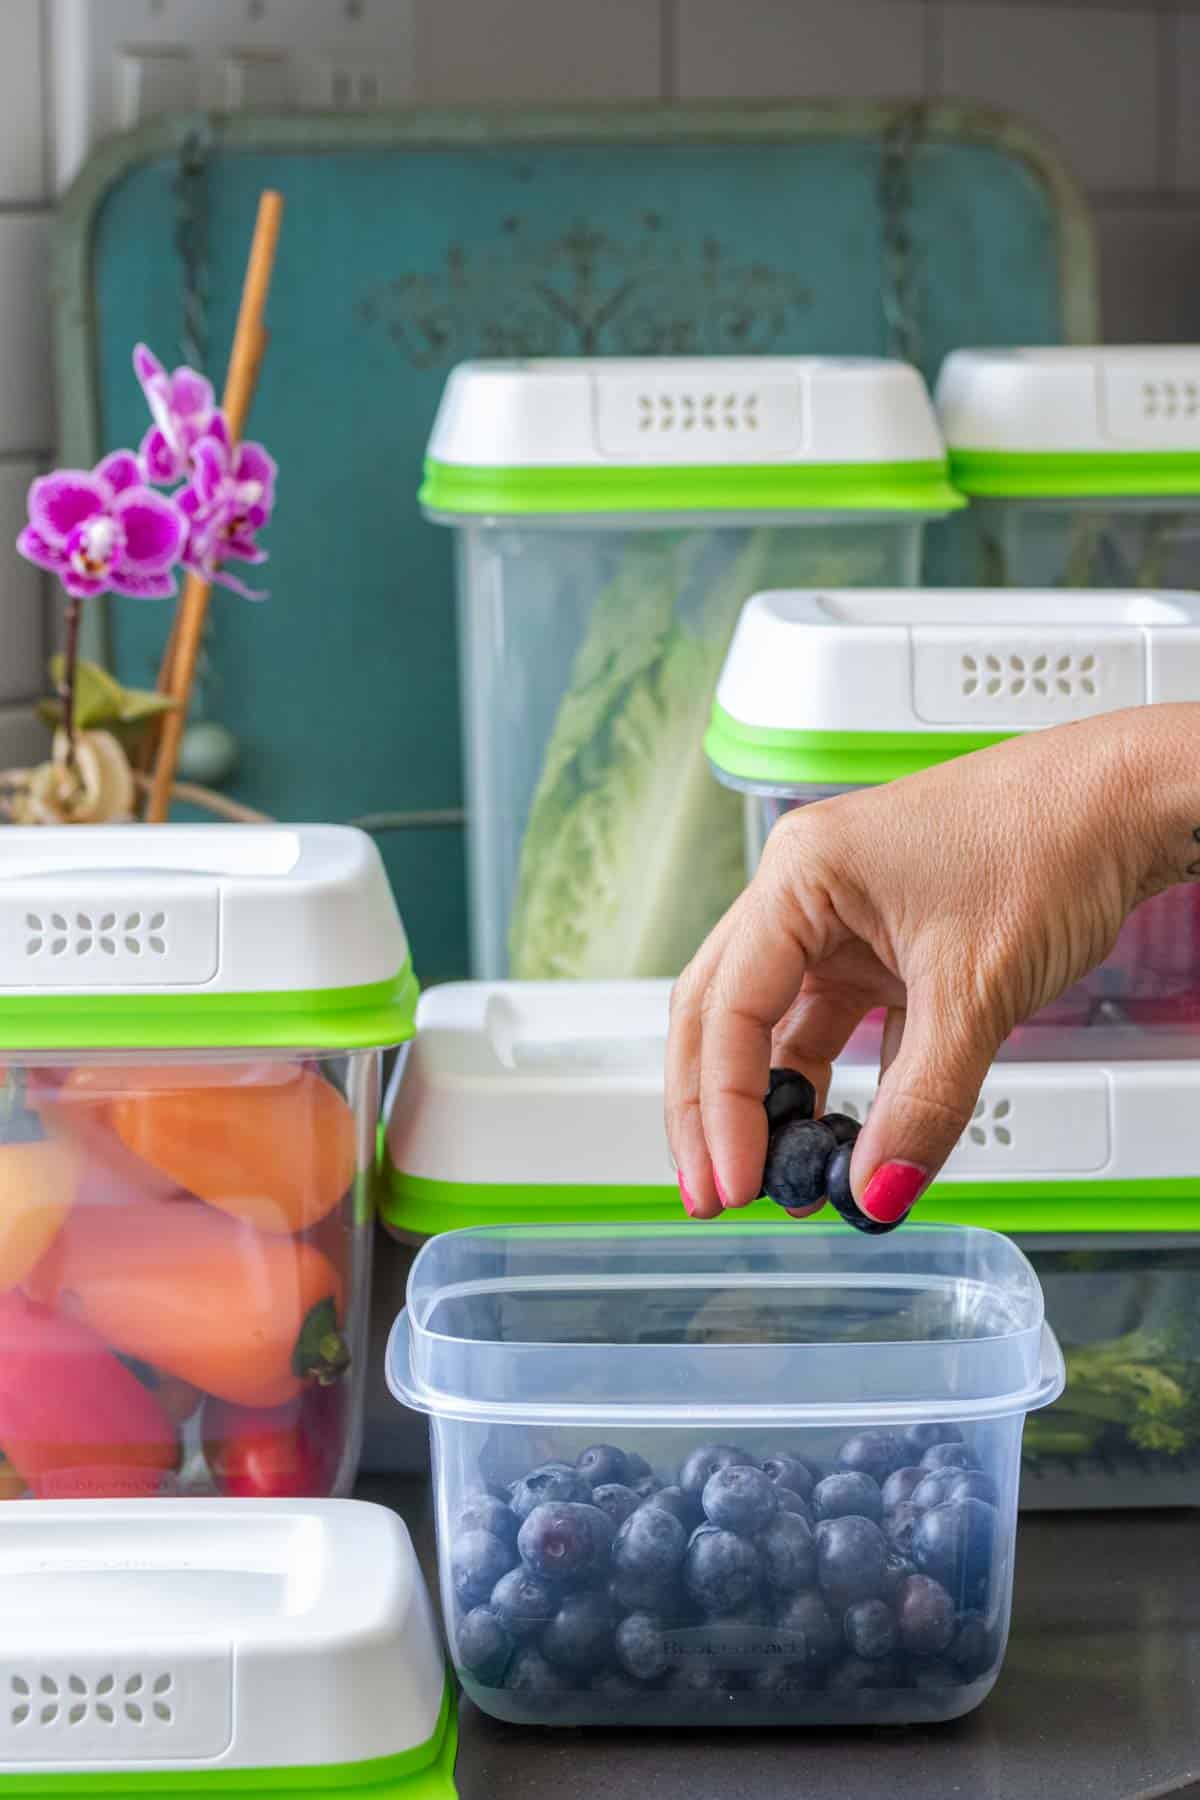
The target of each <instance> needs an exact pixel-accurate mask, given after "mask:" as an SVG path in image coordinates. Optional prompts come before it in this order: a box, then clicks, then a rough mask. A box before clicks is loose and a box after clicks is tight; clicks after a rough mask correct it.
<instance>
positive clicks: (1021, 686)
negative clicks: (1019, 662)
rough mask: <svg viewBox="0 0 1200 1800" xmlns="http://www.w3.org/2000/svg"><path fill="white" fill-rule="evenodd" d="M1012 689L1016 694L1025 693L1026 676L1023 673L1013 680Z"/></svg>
mask: <svg viewBox="0 0 1200 1800" xmlns="http://www.w3.org/2000/svg"><path fill="white" fill-rule="evenodd" d="M1012 691H1013V693H1014V695H1016V694H1023V693H1024V692H1025V677H1024V676H1023V675H1018V677H1017V679H1016V680H1015V681H1014V682H1013V684H1012Z"/></svg>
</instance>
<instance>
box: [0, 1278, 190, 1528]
mask: <svg viewBox="0 0 1200 1800" xmlns="http://www.w3.org/2000/svg"><path fill="white" fill-rule="evenodd" d="M0 1449H3V1452H4V1455H5V1456H6V1457H7V1459H8V1461H9V1462H10V1463H11V1464H12V1466H13V1468H14V1469H15V1470H16V1471H17V1473H18V1474H19V1475H21V1476H22V1477H23V1478H24V1480H25V1481H26V1482H27V1483H28V1485H29V1487H30V1489H31V1490H32V1492H33V1494H34V1496H35V1497H36V1498H38V1499H51V1498H53V1499H59V1500H63V1499H102V1498H130V1497H138V1496H144V1495H147V1494H156V1493H157V1492H158V1491H159V1490H160V1488H161V1487H162V1485H163V1483H164V1481H165V1480H166V1478H167V1476H168V1475H169V1474H170V1473H171V1472H172V1471H173V1470H175V1469H176V1468H177V1467H178V1463H179V1444H178V1441H177V1439H176V1436H175V1431H174V1428H173V1427H172V1425H171V1421H170V1420H169V1419H168V1417H167V1415H166V1413H165V1412H164V1411H163V1409H162V1407H161V1406H160V1405H159V1403H158V1401H157V1400H156V1399H155V1397H154V1395H153V1394H151V1393H149V1392H148V1391H147V1390H146V1389H145V1388H144V1387H143V1386H142V1384H141V1382H140V1381H139V1380H138V1379H137V1376H136V1375H134V1374H132V1373H131V1372H130V1370H128V1369H127V1368H126V1367H125V1365H124V1364H123V1363H122V1362H121V1361H120V1359H119V1358H118V1357H116V1356H114V1354H113V1352H112V1351H111V1350H110V1349H109V1348H108V1346H107V1345H106V1344H105V1343H104V1342H103V1340H102V1339H100V1338H99V1337H97V1336H96V1334H95V1332H93V1331H89V1330H88V1328H87V1326H85V1325H80V1324H77V1323H76V1322H75V1320H73V1319H65V1318H63V1317H62V1316H61V1314H59V1313H55V1312H52V1311H51V1310H50V1308H49V1307H45V1306H38V1305H36V1304H35V1303H34V1302H33V1301H32V1300H27V1299H26V1298H25V1296H24V1295H23V1294H18V1293H8V1294H0Z"/></svg>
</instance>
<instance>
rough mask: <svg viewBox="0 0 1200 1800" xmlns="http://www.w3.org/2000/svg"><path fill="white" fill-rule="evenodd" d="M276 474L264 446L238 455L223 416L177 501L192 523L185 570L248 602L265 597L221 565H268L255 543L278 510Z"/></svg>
mask: <svg viewBox="0 0 1200 1800" xmlns="http://www.w3.org/2000/svg"><path fill="white" fill-rule="evenodd" d="M275 474H276V468H275V461H274V458H273V457H271V456H269V455H268V454H267V452H266V451H265V450H264V449H263V447H262V445H261V444H251V443H243V444H239V445H238V446H237V448H236V449H235V448H234V447H233V446H232V445H231V444H230V441H229V427H228V425H227V423H226V420H225V416H224V414H223V413H218V414H217V415H216V418H215V419H214V421H213V426H212V429H211V431H210V432H209V433H208V435H207V436H205V437H203V438H201V439H200V441H199V442H198V443H197V444H196V446H195V448H194V450H193V452H192V479H191V481H190V482H189V484H188V486H187V487H186V488H184V490H183V492H182V493H181V494H180V495H179V497H178V499H179V506H180V509H181V511H182V512H183V513H184V515H185V516H186V518H187V522H188V535H187V543H186V545H185V547H184V552H183V560H184V563H185V565H186V566H187V567H188V568H189V569H194V570H196V572H197V573H198V574H200V575H203V576H204V578H205V580H206V581H213V582H219V583H220V585H221V586H222V587H227V588H232V590H233V592H234V593H235V594H241V595H243V596H244V597H245V598H246V599H247V600H263V599H265V598H266V595H265V594H263V593H261V592H255V590H254V589H253V588H248V587H247V586H246V584H245V582H243V581H239V580H238V578H237V577H236V576H234V575H230V574H228V573H227V572H226V571H225V570H224V569H223V568H222V564H223V563H225V562H227V561H228V560H229V559H230V558H231V557H232V558H234V559H236V560H237V561H238V562H248V563H261V562H266V560H267V553H266V551H265V550H264V549H263V548H262V546H261V545H260V544H259V543H258V542H257V541H256V539H257V533H258V532H260V531H261V530H262V528H263V526H264V525H266V524H268V523H269V521H270V517H271V510H272V508H273V506H274V504H275Z"/></svg>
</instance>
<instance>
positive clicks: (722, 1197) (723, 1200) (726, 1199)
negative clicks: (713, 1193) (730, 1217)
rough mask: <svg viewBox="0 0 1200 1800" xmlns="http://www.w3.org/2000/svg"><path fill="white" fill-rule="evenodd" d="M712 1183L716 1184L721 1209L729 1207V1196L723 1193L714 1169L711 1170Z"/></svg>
mask: <svg viewBox="0 0 1200 1800" xmlns="http://www.w3.org/2000/svg"><path fill="white" fill-rule="evenodd" d="M713 1181H714V1182H715V1183H716V1189H717V1199H718V1200H719V1201H720V1202H721V1205H722V1206H723V1207H728V1206H729V1205H730V1199H729V1195H728V1194H727V1193H726V1192H725V1189H724V1187H723V1186H722V1183H721V1177H720V1176H719V1175H718V1174H717V1171H716V1170H715V1169H714V1170H713Z"/></svg>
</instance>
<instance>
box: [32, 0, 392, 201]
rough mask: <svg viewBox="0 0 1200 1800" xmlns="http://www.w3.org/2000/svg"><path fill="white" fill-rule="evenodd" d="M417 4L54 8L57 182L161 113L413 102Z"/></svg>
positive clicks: (205, 1)
mask: <svg viewBox="0 0 1200 1800" xmlns="http://www.w3.org/2000/svg"><path fill="white" fill-rule="evenodd" d="M415 6H416V0H48V9H49V21H50V31H51V44H52V49H51V58H50V69H51V79H52V83H53V143H54V162H55V183H56V186H57V188H58V189H59V190H60V191H61V190H62V189H63V188H65V187H66V186H67V184H68V183H69V182H70V181H72V180H73V179H74V177H75V176H76V174H77V173H78V172H79V169H80V167H81V166H82V164H83V162H84V161H85V160H86V158H87V156H88V154H89V153H90V151H91V150H92V149H93V148H94V146H95V145H96V144H98V143H99V142H100V141H101V140H102V139H103V138H106V137H109V136H110V135H111V134H112V133H113V132H115V131H121V130H127V129H129V128H130V127H132V126H136V125H139V124H141V123H142V122H143V121H144V120H146V119H148V118H153V117H154V116H155V115H156V114H158V113H164V112H188V111H192V110H210V109H211V110H217V111H220V110H225V109H231V110H236V109H243V108H251V107H259V108H262V109H263V110H266V111H276V112H278V111H282V110H284V109H286V108H287V107H292V106H301V107H332V108H335V109H338V110H342V109H346V110H349V109H354V110H356V111H357V110H359V109H362V108H364V107H371V106H381V105H389V104H394V103H397V102H403V101H405V100H410V99H412V98H413V97H414V92H415V90H414V83H413V74H412V69H413V40H414V13H415Z"/></svg>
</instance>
